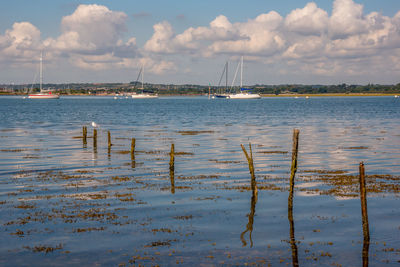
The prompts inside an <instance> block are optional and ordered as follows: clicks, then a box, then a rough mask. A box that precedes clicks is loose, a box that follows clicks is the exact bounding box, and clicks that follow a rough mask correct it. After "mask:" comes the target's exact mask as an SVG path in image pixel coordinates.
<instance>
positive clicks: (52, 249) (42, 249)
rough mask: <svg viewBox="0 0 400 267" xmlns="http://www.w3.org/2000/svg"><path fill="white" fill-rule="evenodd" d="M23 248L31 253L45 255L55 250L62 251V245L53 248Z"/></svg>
mask: <svg viewBox="0 0 400 267" xmlns="http://www.w3.org/2000/svg"><path fill="white" fill-rule="evenodd" d="M24 248H26V249H28V250H31V251H32V252H45V253H46V254H47V253H49V252H53V251H55V250H60V249H63V244H61V243H60V244H58V245H57V246H55V247H51V246H43V245H38V246H34V247H29V246H25V247H24Z"/></svg>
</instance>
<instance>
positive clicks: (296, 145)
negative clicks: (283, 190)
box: [289, 129, 300, 205]
mask: <svg viewBox="0 0 400 267" xmlns="http://www.w3.org/2000/svg"><path fill="white" fill-rule="evenodd" d="M299 134H300V131H299V130H298V129H294V130H293V147H292V166H291V169H290V189H289V204H290V205H293V194H294V177H295V175H296V171H297V154H298V148H299Z"/></svg>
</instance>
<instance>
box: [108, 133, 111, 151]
mask: <svg viewBox="0 0 400 267" xmlns="http://www.w3.org/2000/svg"><path fill="white" fill-rule="evenodd" d="M107 135H108V149H110V148H111V146H112V144H111V133H110V131H108V133H107Z"/></svg>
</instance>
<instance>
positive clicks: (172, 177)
mask: <svg viewBox="0 0 400 267" xmlns="http://www.w3.org/2000/svg"><path fill="white" fill-rule="evenodd" d="M169 177H170V180H171V193H172V194H175V145H174V144H171V152H170V159H169Z"/></svg>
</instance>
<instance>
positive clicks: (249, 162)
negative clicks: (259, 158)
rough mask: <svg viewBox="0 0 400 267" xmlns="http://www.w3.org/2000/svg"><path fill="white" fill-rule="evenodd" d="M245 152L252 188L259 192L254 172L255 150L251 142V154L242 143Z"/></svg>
mask: <svg viewBox="0 0 400 267" xmlns="http://www.w3.org/2000/svg"><path fill="white" fill-rule="evenodd" d="M240 146H241V147H242V150H243V153H244V155H245V156H246V159H247V163H248V164H249V171H250V175H251V190H252V191H253V192H255V194H257V183H256V176H255V173H254V163H253V152H252V150H251V143H249V148H250V156H249V154H247V151H246V148H244V146H243V145H242V144H241V145H240Z"/></svg>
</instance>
